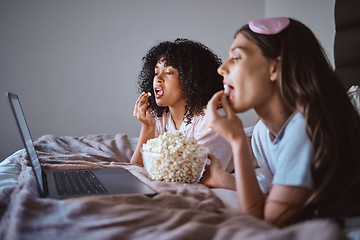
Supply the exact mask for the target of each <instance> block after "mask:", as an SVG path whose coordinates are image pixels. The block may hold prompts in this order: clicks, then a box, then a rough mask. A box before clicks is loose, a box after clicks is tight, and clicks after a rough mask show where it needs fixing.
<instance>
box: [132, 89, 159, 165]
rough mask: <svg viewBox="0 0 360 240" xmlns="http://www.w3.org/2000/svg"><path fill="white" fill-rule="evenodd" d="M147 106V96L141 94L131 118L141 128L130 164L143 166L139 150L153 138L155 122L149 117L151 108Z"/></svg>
mask: <svg viewBox="0 0 360 240" xmlns="http://www.w3.org/2000/svg"><path fill="white" fill-rule="evenodd" d="M148 106H149V102H148V96H147V94H146V93H142V94H141V95H140V96H139V98H138V100H137V101H136V103H135V108H134V113H133V116H134V117H135V118H136V119H138V120H139V121H140V122H141V124H142V126H141V131H140V136H139V140H138V143H137V145H136V149H135V151H134V154H133V156H132V157H131V161H130V162H131V163H135V164H139V165H143V161H142V156H141V152H140V148H141V147H142V145H143V144H144V143H146V141H147V140H149V139H152V138H154V136H155V120H154V118H153V117H152V116H151V111H152V109H151V108H147V107H148Z"/></svg>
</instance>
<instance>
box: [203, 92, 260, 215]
mask: <svg viewBox="0 0 360 240" xmlns="http://www.w3.org/2000/svg"><path fill="white" fill-rule="evenodd" d="M218 106H223V108H224V110H225V116H220V115H219V114H217V111H216V109H217V107H218ZM206 114H207V120H208V124H209V125H210V127H211V128H212V129H214V131H216V132H217V133H219V134H220V135H221V136H222V137H223V138H224V139H226V140H227V141H228V142H229V143H230V145H231V147H232V151H233V157H234V165H235V180H233V181H235V186H236V192H237V196H238V204H239V210H240V211H241V212H246V213H249V214H251V215H254V216H256V217H259V218H262V217H263V209H264V204H263V203H264V198H263V194H262V192H261V190H260V187H259V184H258V182H257V179H256V175H255V170H254V165H253V161H252V153H251V149H250V145H249V142H248V139H247V137H246V134H245V132H244V130H243V124H242V122H241V120H240V119H239V118H238V117H237V116H236V114H235V112H234V111H233V110H232V109H231V106H230V105H229V103H228V101H227V100H226V96H225V95H224V94H223V92H222V91H220V92H218V93H216V94H215V95H214V96H213V97H212V99H211V100H210V101H209V103H208V105H207V109H206ZM214 171H217V173H216V174H213V176H223V175H224V174H223V173H221V172H220V171H219V170H216V168H214ZM220 182H221V181H220Z"/></svg>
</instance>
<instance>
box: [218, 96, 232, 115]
mask: <svg viewBox="0 0 360 240" xmlns="http://www.w3.org/2000/svg"><path fill="white" fill-rule="evenodd" d="M221 105H222V107H223V109H224V111H225V113H226V115H227V116H231V115H232V114H235V113H234V110H233V109H232V107H231V105H230V103H229V100H228V99H227V96H226V95H225V94H223V95H222V96H221Z"/></svg>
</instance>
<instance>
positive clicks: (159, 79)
mask: <svg viewBox="0 0 360 240" xmlns="http://www.w3.org/2000/svg"><path fill="white" fill-rule="evenodd" d="M154 80H155V82H158V83H161V82H163V81H164V79H163V76H162V74H161V73H159V74H158V75H155V76H154Z"/></svg>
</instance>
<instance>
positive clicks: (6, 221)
mask: <svg viewBox="0 0 360 240" xmlns="http://www.w3.org/2000/svg"><path fill="white" fill-rule="evenodd" d="M35 146H36V150H37V152H38V155H39V158H40V161H41V164H42V167H43V168H44V169H78V168H112V167H123V168H126V169H128V170H129V171H130V172H132V173H133V174H134V175H135V176H136V177H138V178H139V179H140V180H142V181H143V182H145V183H146V184H148V185H149V186H150V187H152V188H153V189H155V190H156V191H157V192H158V194H157V195H156V196H154V197H152V198H150V197H147V196H144V195H140V194H124V195H109V196H92V197H81V198H73V199H67V200H55V199H48V198H41V197H39V194H38V189H37V185H36V180H35V177H34V174H33V172H32V169H31V167H30V166H29V164H28V159H27V156H26V154H25V151H23V150H22V151H18V152H17V153H16V154H13V155H12V158H11V159H7V160H5V161H4V162H3V163H1V168H3V167H4V166H6V162H7V161H16V163H15V167H13V169H9V171H2V173H1V174H5V175H2V177H4V176H6V174H10V175H11V174H16V175H17V181H10V182H7V184H6V185H3V186H0V217H1V219H0V221H1V222H0V239H306V240H307V239H327V240H328V239H330V240H331V239H341V238H342V232H341V231H340V229H339V228H338V227H337V225H335V224H333V223H330V222H327V221H324V220H313V221H307V222H304V223H301V224H296V225H293V226H290V227H287V228H283V229H277V228H275V227H273V226H271V225H270V224H267V223H265V222H264V221H261V220H259V219H256V218H253V217H251V216H249V215H246V214H241V213H239V212H237V211H236V209H230V208H226V207H225V205H226V203H224V202H223V201H222V200H221V199H220V198H219V197H217V195H216V194H215V193H214V192H216V190H211V189H209V188H208V187H206V186H204V185H202V184H200V183H199V184H181V183H163V182H155V181H151V180H150V179H149V178H148V177H147V175H146V172H145V170H144V168H143V167H141V166H138V165H134V164H130V163H129V160H130V157H131V154H132V152H133V151H132V148H131V143H130V141H129V139H128V137H127V136H126V135H122V134H116V135H89V136H84V137H78V138H77V137H54V136H51V135H45V136H43V137H41V138H40V139H38V140H37V141H36V142H35ZM10 175H9V176H10ZM12 177H13V176H12Z"/></svg>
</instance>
